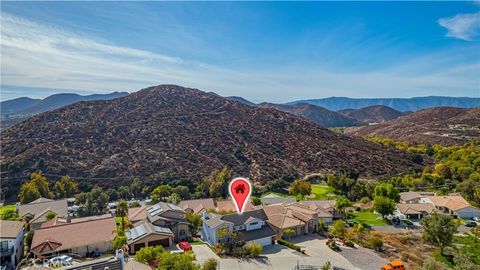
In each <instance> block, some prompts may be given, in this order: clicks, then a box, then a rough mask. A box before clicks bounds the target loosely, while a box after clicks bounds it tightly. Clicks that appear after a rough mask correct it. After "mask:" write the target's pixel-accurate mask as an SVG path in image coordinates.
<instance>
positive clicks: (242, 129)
mask: <svg viewBox="0 0 480 270" xmlns="http://www.w3.org/2000/svg"><path fill="white" fill-rule="evenodd" d="M1 139H2V153H1V169H2V177H7V178H4V179H3V180H5V181H6V182H5V183H6V184H8V185H9V186H11V187H12V188H14V189H16V188H18V186H17V184H18V181H20V179H22V178H21V177H22V176H24V175H27V174H28V173H29V172H30V171H33V170H37V169H39V168H40V169H41V170H42V171H44V172H45V173H47V174H55V175H63V174H68V175H70V176H73V177H74V176H78V177H79V176H82V177H85V178H91V177H97V179H96V180H91V181H92V182H97V183H99V184H101V185H104V186H114V185H119V184H120V182H129V181H130V180H131V179H133V178H134V177H136V176H137V177H139V178H140V179H142V180H143V179H157V180H165V181H168V179H172V178H178V177H188V178H191V179H193V180H196V181H198V180H200V179H201V177H204V176H206V175H209V174H210V172H211V171H212V170H214V169H218V168H222V167H223V166H225V165H227V166H229V167H230V168H232V169H233V171H234V172H235V174H237V175H243V176H246V177H250V178H252V179H253V180H255V181H258V182H265V181H268V180H271V179H275V178H278V177H282V176H294V177H297V176H302V175H304V174H307V173H311V172H322V171H329V170H338V169H340V168H352V169H357V170H358V171H359V172H361V174H362V175H363V176H379V175H385V174H396V173H400V172H402V171H405V170H409V169H412V168H415V164H413V163H412V162H410V160H409V159H408V157H407V156H406V155H407V154H406V153H403V152H397V151H393V150H390V149H385V148H383V147H382V146H380V145H378V144H375V143H370V142H367V141H365V140H363V139H357V138H351V137H347V136H344V135H338V134H335V133H333V132H330V131H328V130H326V129H323V128H320V127H319V126H317V125H315V124H313V123H310V122H308V121H305V120H304V119H302V118H300V117H297V116H294V115H291V114H288V113H284V112H280V111H277V110H273V109H263V108H257V107H252V106H247V105H244V104H241V103H238V102H234V101H230V100H228V99H226V98H222V97H218V96H215V95H212V94H208V93H205V92H202V91H199V90H196V89H190V88H183V87H180V86H175V85H160V86H155V87H149V88H146V89H143V90H140V91H138V92H136V93H133V94H130V95H128V96H126V97H123V98H118V99H115V100H109V101H94V102H80V103H77V104H73V105H69V106H66V107H63V108H61V109H57V110H54V111H50V112H46V113H42V114H39V115H36V116H34V117H32V118H30V119H28V120H26V121H24V122H21V123H18V124H16V125H14V126H12V127H10V128H8V129H6V130H5V131H3V132H2V133H1ZM15 177H18V178H15ZM8 179H11V180H8ZM23 179H24V178H23Z"/></svg>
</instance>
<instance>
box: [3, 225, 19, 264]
mask: <svg viewBox="0 0 480 270" xmlns="http://www.w3.org/2000/svg"><path fill="white" fill-rule="evenodd" d="M24 226H25V222H22V221H10V220H1V221H0V229H1V230H0V254H1V255H0V257H1V265H2V266H11V267H15V266H16V265H17V264H18V263H19V262H20V260H21V259H22V257H23V234H24ZM2 269H3V268H2Z"/></svg>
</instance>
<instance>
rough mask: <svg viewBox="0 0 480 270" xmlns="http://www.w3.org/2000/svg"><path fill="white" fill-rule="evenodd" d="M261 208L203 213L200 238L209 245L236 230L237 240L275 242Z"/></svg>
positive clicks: (273, 231)
mask: <svg viewBox="0 0 480 270" xmlns="http://www.w3.org/2000/svg"><path fill="white" fill-rule="evenodd" d="M267 219H268V218H267V215H266V214H265V212H264V211H263V209H257V210H251V211H245V212H243V213H242V214H241V215H239V214H237V213H234V214H228V215H224V216H221V215H217V214H212V213H208V212H204V213H203V227H202V239H203V240H204V241H206V242H208V243H209V244H210V245H215V244H216V243H218V242H221V241H223V240H224V239H226V237H227V236H226V235H228V234H229V233H233V232H238V233H239V237H238V239H237V240H238V241H241V242H244V243H249V242H253V243H257V244H259V245H261V246H268V245H272V244H274V243H275V236H276V232H275V230H274V229H273V228H272V227H271V226H270V225H269V224H268V223H267Z"/></svg>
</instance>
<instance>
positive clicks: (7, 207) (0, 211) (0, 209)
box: [0, 204, 15, 215]
mask: <svg viewBox="0 0 480 270" xmlns="http://www.w3.org/2000/svg"><path fill="white" fill-rule="evenodd" d="M8 211H15V204H7V205H4V206H2V207H0V215H3V214H5V212H8Z"/></svg>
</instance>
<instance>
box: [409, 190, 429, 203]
mask: <svg viewBox="0 0 480 270" xmlns="http://www.w3.org/2000/svg"><path fill="white" fill-rule="evenodd" d="M427 196H435V193H434V192H423V191H419V192H416V191H408V192H401V193H400V203H422V199H424V198H426V197H427Z"/></svg>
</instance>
